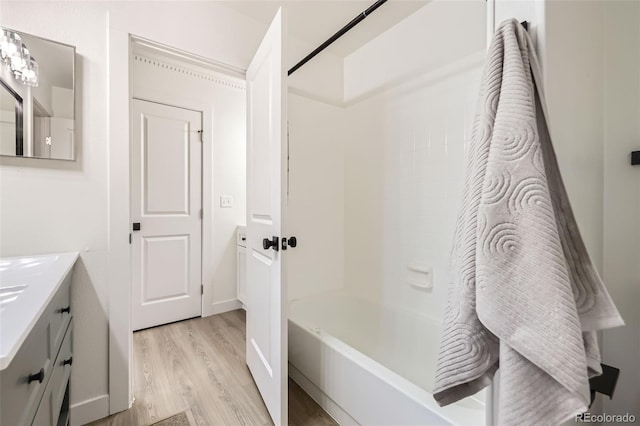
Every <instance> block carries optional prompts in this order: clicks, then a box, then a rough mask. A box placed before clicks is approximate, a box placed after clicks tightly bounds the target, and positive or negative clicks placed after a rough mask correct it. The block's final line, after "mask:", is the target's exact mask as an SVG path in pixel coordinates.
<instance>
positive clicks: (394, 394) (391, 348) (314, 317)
mask: <svg viewBox="0 0 640 426" xmlns="http://www.w3.org/2000/svg"><path fill="white" fill-rule="evenodd" d="M438 333H439V328H438V325H437V323H436V322H434V321H431V320H430V319H429V318H427V317H423V316H419V315H416V314H412V313H410V312H408V311H402V310H399V309H390V308H388V307H383V306H381V305H377V304H375V303H372V302H369V301H367V300H364V299H361V298H358V297H355V296H353V295H350V294H348V293H346V292H344V291H338V292H330V293H324V294H322V295H318V296H312V297H307V298H303V299H298V300H294V301H292V302H291V303H290V307H289V375H290V376H291V378H292V379H293V380H294V381H295V382H296V383H298V384H299V385H300V386H301V387H302V388H303V389H304V390H305V391H306V392H307V393H308V394H309V395H311V397H312V398H313V399H315V400H316V402H318V403H319V404H320V405H321V406H322V407H323V408H324V409H325V410H326V411H327V412H328V413H329V414H330V415H331V416H333V417H334V419H335V420H336V421H338V423H340V424H341V425H348V424H362V425H394V426H399V425H447V424H451V425H485V424H491V421H490V416H491V413H489V412H488V411H489V410H487V409H486V408H485V395H484V393H485V392H484V391H483V392H481V393H479V394H478V395H476V396H474V397H470V398H466V399H465V400H463V401H460V402H458V403H456V404H452V405H450V406H447V407H439V406H438V404H437V403H436V402H435V400H434V399H433V396H432V395H431V393H430V391H431V388H432V384H433V373H434V371H435V368H436V358H437V350H438V339H439V336H438ZM487 405H488V406H490V405H491V404H487Z"/></svg>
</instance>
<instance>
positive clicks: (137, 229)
mask: <svg viewBox="0 0 640 426" xmlns="http://www.w3.org/2000/svg"><path fill="white" fill-rule="evenodd" d="M133 230H134V231H139V230H140V222H133Z"/></svg>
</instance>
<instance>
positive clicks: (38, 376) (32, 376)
mask: <svg viewBox="0 0 640 426" xmlns="http://www.w3.org/2000/svg"><path fill="white" fill-rule="evenodd" d="M36 380H37V381H38V382H40V383H42V381H43V380H44V368H41V369H40V371H38V372H37V373H36V374H30V375H29V383H31V382H34V381H36Z"/></svg>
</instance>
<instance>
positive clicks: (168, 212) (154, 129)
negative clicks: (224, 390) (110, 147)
mask: <svg viewBox="0 0 640 426" xmlns="http://www.w3.org/2000/svg"><path fill="white" fill-rule="evenodd" d="M131 110H132V114H133V117H132V129H133V136H132V152H131V179H132V188H131V197H132V199H131V209H132V210H131V219H132V237H133V238H132V257H133V258H132V266H133V270H132V280H133V298H132V300H133V315H132V317H133V329H134V330H140V329H142V328H147V327H153V326H155V325H160V324H166V323H169V322H173V321H179V320H182V319H186V318H192V317H196V316H200V315H201V313H202V303H201V298H202V295H201V261H202V260H201V250H202V247H201V239H202V218H201V208H202V193H201V191H202V189H201V186H202V143H201V142H200V141H201V133H199V131H200V130H201V129H202V113H200V112H197V111H192V110H188V109H182V108H177V107H172V106H167V105H161V104H157V103H154V102H147V101H142V100H137V99H135V100H133V103H132V108H131ZM136 223H137V224H139V230H136V226H135V224H136Z"/></svg>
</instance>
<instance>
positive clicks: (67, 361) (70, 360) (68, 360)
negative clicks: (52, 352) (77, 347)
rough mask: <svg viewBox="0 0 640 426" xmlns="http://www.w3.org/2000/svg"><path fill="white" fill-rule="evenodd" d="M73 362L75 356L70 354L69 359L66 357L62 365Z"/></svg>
mask: <svg viewBox="0 0 640 426" xmlns="http://www.w3.org/2000/svg"><path fill="white" fill-rule="evenodd" d="M72 364H73V357H72V356H70V357H69V359H65V360H64V361H62V365H72Z"/></svg>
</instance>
